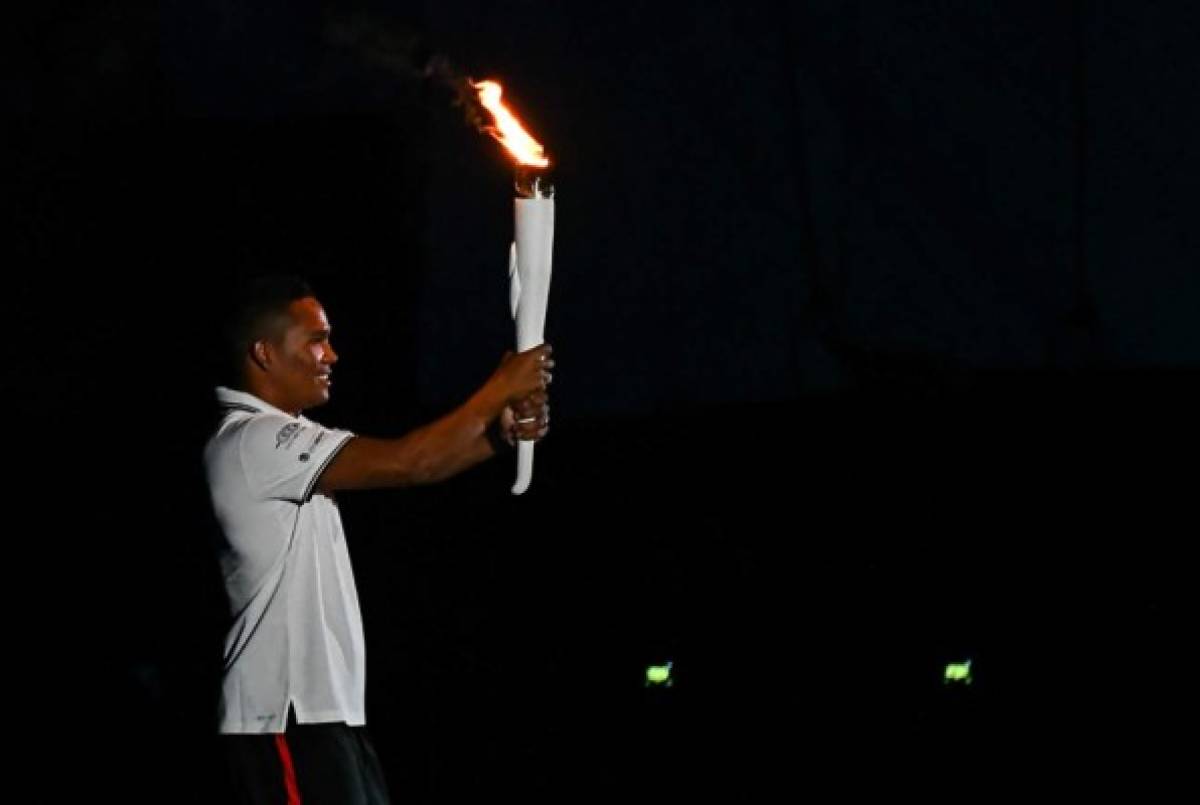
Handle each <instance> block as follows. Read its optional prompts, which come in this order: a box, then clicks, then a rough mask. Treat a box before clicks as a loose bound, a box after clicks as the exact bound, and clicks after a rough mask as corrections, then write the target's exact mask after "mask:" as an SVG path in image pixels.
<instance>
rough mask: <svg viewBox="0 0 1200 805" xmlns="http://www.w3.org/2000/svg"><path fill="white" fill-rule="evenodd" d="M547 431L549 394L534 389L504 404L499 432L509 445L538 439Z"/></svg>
mask: <svg viewBox="0 0 1200 805" xmlns="http://www.w3.org/2000/svg"><path fill="white" fill-rule="evenodd" d="M549 432H550V395H548V394H547V393H546V392H545V391H535V392H534V393H533V394H530V395H529V396H528V397H525V398H523V399H520V400H517V401H516V402H515V403H513V404H511V405H506V406H505V407H504V411H502V412H501V414H500V433H501V434H502V435H503V436H504V440H505V441H506V442H508V443H509V444H510V445H516V443H517V442H518V441H522V442H536V441H540V440H541V439H543V438H545V436H546V434H547V433H549Z"/></svg>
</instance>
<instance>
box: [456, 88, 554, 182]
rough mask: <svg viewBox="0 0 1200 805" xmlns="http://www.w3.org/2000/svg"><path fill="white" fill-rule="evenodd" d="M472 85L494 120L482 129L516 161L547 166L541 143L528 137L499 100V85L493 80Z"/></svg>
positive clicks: (539, 166)
mask: <svg viewBox="0 0 1200 805" xmlns="http://www.w3.org/2000/svg"><path fill="white" fill-rule="evenodd" d="M474 87H475V89H477V90H478V91H479V102H480V103H481V104H483V108H484V109H487V110H488V111H489V112H491V113H492V118H493V119H494V120H495V121H496V124H495V125H494V126H488V127H487V128H485V129H484V131H486V132H487V133H488V134H490V135H492V136H493V137H495V138H496V141H497V142H499V143H500V144H501V145H503V146H504V147H505V148H507V149H508V151H509V153H510V154H512V155H513V157H514V158H516V160H517V162H518V163H520V164H522V165H532V166H533V167H537V168H544V167H546V166H548V165H549V164H550V160H549V159H547V158H546V154H545V151H544V150H543V149H542V144H541V143H539V142H538V141H537V140H535V139H533V138H532V137H530V136H529V132H527V131H525V127H524V126H522V125H521V121H519V120H517V118H516V117H515V116H514V115H513V113H512V112H510V111H509V110H508V107H507V106H505V105H504V104H503V103H501V102H500V93H501V89H500V85H499V84H497V83H496V82H495V81H480V82H479V83H477V84H474Z"/></svg>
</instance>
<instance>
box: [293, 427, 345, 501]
mask: <svg viewBox="0 0 1200 805" xmlns="http://www.w3.org/2000/svg"><path fill="white" fill-rule="evenodd" d="M353 438H354V434H350V435H349V436H347V437H346V438H345V439H342V442H341V444H339V445H338V446H337V447H335V448H333V449H332V450H330V451H329V455H327V456H325V460H324V461H322V462H321V466H320V467H317V471H316V472H314V473H313V476H312V478H310V479H309V480H308V488H307V489H305V490H304V496H303V497H302V498H300V502H301V503H302V504H303V503H308V501H309V499H311V498H312V494H313V491H314V490H315V489H316V488H317V481H319V480H321V475H322V474H323V473H324V472H325V468H326V467H328V466H329V462H331V461H333V458H334V456H336V455H337V454H338V453H340V452H342V448H343V447H345V446H346V445H348V444H350V440H351V439H353Z"/></svg>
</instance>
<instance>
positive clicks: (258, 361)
mask: <svg viewBox="0 0 1200 805" xmlns="http://www.w3.org/2000/svg"><path fill="white" fill-rule="evenodd" d="M250 360H252V361H254V363H255V365H257V366H258V368H259V369H261V370H263V371H264V372H265V371H267V367H268V366H270V365H271V351H270V348H269V347H268V345H267V342H266V341H261V340H260V341H255V342H254V343H253V344H251V345H250Z"/></svg>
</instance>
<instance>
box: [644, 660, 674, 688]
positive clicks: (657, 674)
mask: <svg viewBox="0 0 1200 805" xmlns="http://www.w3.org/2000/svg"><path fill="white" fill-rule="evenodd" d="M671 666H672V663H669V662H668V663H667V664H666V665H648V666H646V687H650V686H651V685H658V686H661V687H666V688H669V687H671V683H672V680H671Z"/></svg>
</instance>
